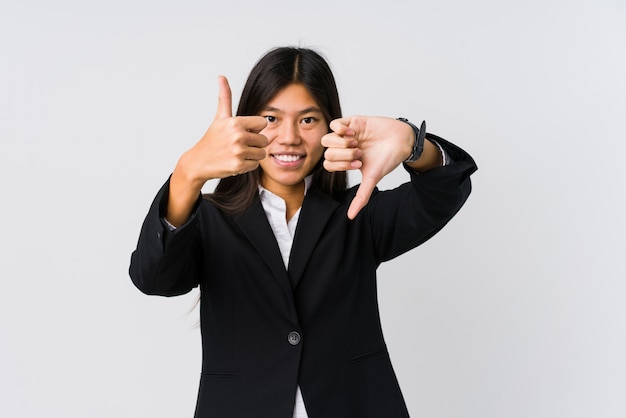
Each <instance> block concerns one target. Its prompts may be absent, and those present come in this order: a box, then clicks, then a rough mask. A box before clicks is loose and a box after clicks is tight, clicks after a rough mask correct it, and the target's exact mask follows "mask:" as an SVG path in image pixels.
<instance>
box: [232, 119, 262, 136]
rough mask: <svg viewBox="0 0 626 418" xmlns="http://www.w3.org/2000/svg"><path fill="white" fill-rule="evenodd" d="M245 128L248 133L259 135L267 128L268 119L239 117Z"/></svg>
mask: <svg viewBox="0 0 626 418" xmlns="http://www.w3.org/2000/svg"><path fill="white" fill-rule="evenodd" d="M238 119H239V120H240V121H241V123H242V125H241V126H243V128H244V129H245V130H246V131H248V132H253V133H255V134H258V133H259V132H261V131H262V130H263V129H265V127H266V126H267V119H265V118H264V117H263V116H239V117H238Z"/></svg>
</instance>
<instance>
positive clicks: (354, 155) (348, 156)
mask: <svg viewBox="0 0 626 418" xmlns="http://www.w3.org/2000/svg"><path fill="white" fill-rule="evenodd" d="M362 156H363V151H361V150H360V149H359V148H328V149H327V150H326V151H325V152H324V158H325V159H326V160H327V161H330V162H351V161H354V160H358V159H360V158H361V157H362Z"/></svg>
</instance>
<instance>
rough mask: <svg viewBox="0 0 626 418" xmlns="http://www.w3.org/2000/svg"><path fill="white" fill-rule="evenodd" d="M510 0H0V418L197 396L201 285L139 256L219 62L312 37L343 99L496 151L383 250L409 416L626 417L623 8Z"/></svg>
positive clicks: (178, 402)
mask: <svg viewBox="0 0 626 418" xmlns="http://www.w3.org/2000/svg"><path fill="white" fill-rule="evenodd" d="M505 3H506V2H502V1H495V0H494V1H488V0H478V1H474V2H464V1H460V0H447V1H430V2H420V1H416V2H408V1H404V2H401V1H399V0H388V1H385V2H372V1H363V0H360V1H357V0H351V1H347V2H343V3H342V2H338V1H326V0H322V1H321V2H320V1H318V2H310V3H307V2H293V1H284V0H279V1H272V2H258V1H240V2H226V1H223V2H208V1H179V2H165V1H148V0H144V1H112V0H108V1H78V0H74V1H71V0H59V1H56V2H47V1H43V0H30V1H28V0H26V1H19V2H17V1H9V0H2V1H1V3H0V193H2V199H1V202H2V203H1V204H0V219H2V224H3V227H2V232H1V233H0V285H1V289H0V416H3V417H63V418H74V417H76V418H83V417H92V418H99V417H191V416H192V414H193V410H194V405H195V398H196V393H197V384H198V380H199V372H200V340H199V335H198V330H197V328H195V323H196V321H197V310H195V311H193V312H192V313H190V314H189V313H188V311H189V310H190V309H191V308H192V307H193V304H194V301H195V298H196V294H190V295H186V296H183V297H179V298H173V299H167V298H158V297H148V296H145V295H143V294H141V293H140V292H139V291H138V290H136V289H135V288H134V287H133V285H132V284H131V282H130V279H129V278H128V274H127V268H128V262H129V256H130V253H131V251H132V250H133V248H134V246H135V243H136V239H137V235H138V232H139V227H140V224H141V221H142V219H143V216H144V215H145V212H146V211H147V209H148V206H149V204H150V202H151V199H152V197H153V195H154V194H155V192H156V191H157V189H158V188H159V187H160V185H161V183H162V182H163V181H164V180H165V179H166V177H167V175H168V174H169V172H170V170H171V169H172V168H173V166H174V164H175V162H176V160H177V158H178V156H179V155H180V154H181V153H182V152H183V151H184V150H186V149H187V148H188V147H190V146H191V145H192V144H193V143H194V142H195V141H196V140H197V139H199V137H200V136H201V135H202V133H203V132H204V130H205V129H206V127H207V126H208V124H209V123H210V121H211V120H212V117H213V113H214V111H215V104H216V94H217V80H216V78H217V75H218V74H226V75H227V76H229V78H230V80H231V84H232V86H233V92H234V94H235V95H236V96H238V94H239V93H240V91H241V87H242V85H243V82H244V80H245V77H246V76H247V73H248V71H249V69H250V67H251V66H252V65H253V63H254V62H255V61H256V60H257V58H258V57H259V56H260V55H261V54H262V53H264V52H265V51H266V50H267V49H269V48H271V47H273V46H277V45H285V44H301V45H303V46H310V47H315V48H318V49H319V50H320V51H322V52H323V53H324V54H325V55H326V56H327V58H328V59H329V61H330V62H331V65H332V67H333V69H334V71H335V74H336V77H337V80H338V84H339V87H340V93H341V95H342V99H343V107H344V113H345V114H355V113H358V114H373V115H388V116H406V117H409V118H411V119H414V120H421V119H426V120H427V121H428V125H429V130H431V131H432V132H435V133H438V134H440V135H441V136H444V137H446V138H448V139H450V140H452V141H453V142H456V143H457V144H459V145H460V146H462V147H464V148H465V149H467V150H468V151H469V152H470V153H472V155H473V156H474V157H475V158H476V160H477V162H478V164H479V167H480V169H479V171H478V172H477V173H476V175H475V176H474V192H473V195H472V196H471V197H470V199H469V201H468V203H467V205H466V207H465V208H464V209H463V210H462V211H461V213H460V214H459V215H458V217H457V218H455V219H454V220H453V221H452V222H451V223H450V225H449V226H448V227H447V228H446V229H445V230H444V231H442V232H441V233H440V234H439V235H438V236H437V237H436V238H434V239H433V240H432V241H431V242H429V243H427V244H425V245H424V246H422V247H421V248H419V249H417V250H416V251H413V252H411V253H409V254H407V255H404V256H402V257H400V258H399V259H397V260H394V261H393V262H390V263H388V264H387V265H384V266H383V267H382V268H381V269H380V304H381V310H382V315H383V321H384V326H385V329H386V337H387V340H388V345H389V349H390V352H391V355H392V361H393V362H394V365H395V368H396V371H397V374H398V377H399V379H400V383H401V386H402V387H403V390H404V393H405V397H406V400H407V402H408V405H409V409H410V411H411V413H412V416H416V417H431V418H437V417H441V418H457V417H458V418H468V417H469V418H474V417H475V418H501V417H507V418H518V417H520V418H521V417H524V418H555V417H566V418H588V417H594V418H624V417H625V416H626V397H625V396H624V394H626V356H625V355H624V353H626V331H625V329H626V324H625V323H626V303H624V299H625V296H626V284H625V280H624V279H625V278H626V274H625V273H626V268H625V267H624V249H625V248H626V246H625V245H624V244H625V238H624V236H625V233H626V228H625V221H624V215H623V214H624V213H625V209H626V207H625V206H626V205H625V204H624V177H625V176H624V172H623V169H622V159H623V158H624V155H625V151H626V147H625V141H626V129H625V128H624V124H623V121H624V118H625V117H626V81H625V80H626V76H625V75H626V45H625V44H626V3H624V2H623V1H621V0H614V1H612V0H588V1H582V0H579V1H576V0H571V1H565V0H563V1H559V0H553V1H549V0H547V1H546V0H544V1H537V0H529V1H524V2H521V1H519V2H515V3H514V4H505ZM509 3H512V2H509ZM405 178H406V176H405V175H404V174H403V173H402V172H400V171H397V172H394V173H393V174H392V175H391V176H389V177H388V178H386V179H384V181H383V182H382V184H381V186H382V187H391V186H393V185H395V184H398V183H399V182H402V181H404V180H405Z"/></svg>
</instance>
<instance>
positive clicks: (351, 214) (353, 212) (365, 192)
mask: <svg viewBox="0 0 626 418" xmlns="http://www.w3.org/2000/svg"><path fill="white" fill-rule="evenodd" d="M377 183H378V181H377V180H376V179H373V178H371V177H363V179H362V181H361V185H360V186H359V188H358V189H357V191H356V195H355V196H354V198H353V199H352V202H350V207H349V208H348V218H349V219H354V218H356V216H357V215H358V214H359V212H360V211H361V209H363V208H364V207H365V205H367V202H369V200H370V196H371V195H372V192H373V191H374V188H375V187H376V184H377Z"/></svg>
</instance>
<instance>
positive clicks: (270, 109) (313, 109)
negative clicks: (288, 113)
mask: <svg viewBox="0 0 626 418" xmlns="http://www.w3.org/2000/svg"><path fill="white" fill-rule="evenodd" d="M263 112H276V113H285V112H284V111H283V110H280V109H278V108H276V107H271V106H267V107H266V108H265V109H263ZM305 113H320V114H321V113H322V110H321V109H320V108H319V107H316V106H311V107H307V108H306V109H302V110H300V111H299V112H298V115H304V114H305Z"/></svg>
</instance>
